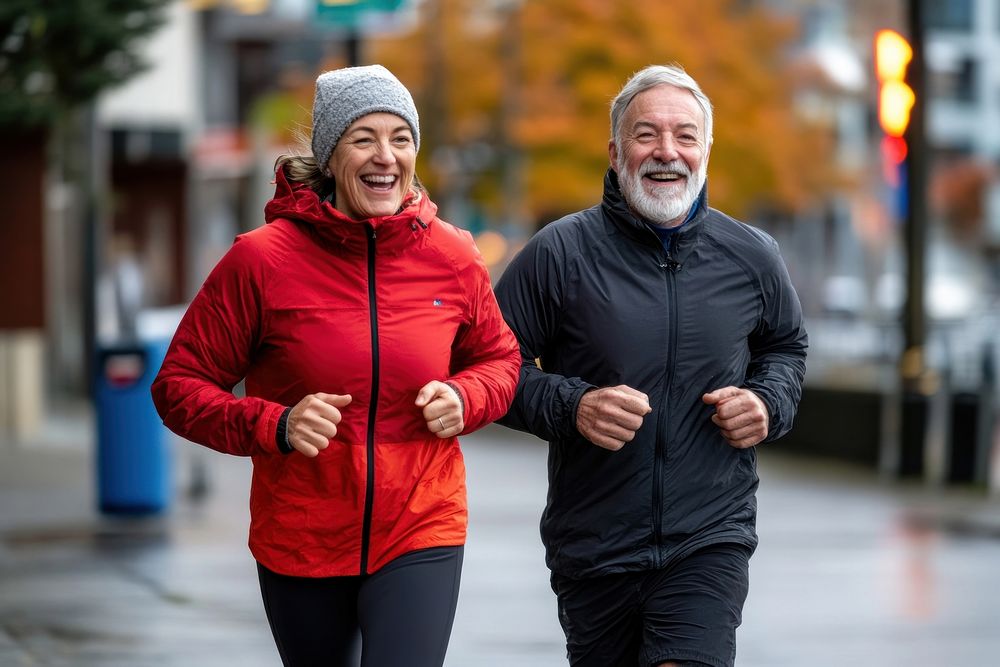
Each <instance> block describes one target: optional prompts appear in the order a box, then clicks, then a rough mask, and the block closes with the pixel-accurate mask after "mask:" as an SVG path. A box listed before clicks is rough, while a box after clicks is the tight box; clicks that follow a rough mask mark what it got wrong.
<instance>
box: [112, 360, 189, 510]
mask: <svg viewBox="0 0 1000 667" xmlns="http://www.w3.org/2000/svg"><path fill="white" fill-rule="evenodd" d="M168 344H169V341H167V340H162V341H143V342H140V343H128V344H126V343H120V344H115V345H107V346H103V347H101V348H100V349H99V350H98V353H97V363H96V364H95V372H96V378H95V380H96V382H95V391H94V400H95V403H96V417H97V490H98V493H97V498H98V505H99V508H100V511H101V512H104V513H107V514H155V513H159V512H162V511H164V510H166V509H167V507H168V506H169V504H170V495H171V494H170V489H171V474H170V470H171V464H170V450H169V442H170V440H169V433H168V431H167V429H166V428H165V427H164V426H163V421H162V420H161V419H160V417H159V415H158V414H157V413H156V408H155V407H154V406H153V399H152V397H151V396H150V393H149V390H150V387H151V386H152V384H153V379H154V378H155V377H156V373H157V372H158V371H159V370H160V365H161V364H162V363H163V358H164V356H165V355H166V352H167V345H168Z"/></svg>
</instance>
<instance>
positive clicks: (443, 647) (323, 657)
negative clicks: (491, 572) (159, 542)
mask: <svg viewBox="0 0 1000 667" xmlns="http://www.w3.org/2000/svg"><path fill="white" fill-rule="evenodd" d="M463 553H464V549H463V547H460V546H459V547H437V548H433V549H422V550H420V551H414V552H411V553H408V554H405V555H403V556H400V557H399V558H397V559H395V560H394V561H392V562H391V563H389V564H388V565H386V566H385V567H383V568H382V569H380V570H379V571H378V572H375V573H374V574H370V575H365V576H356V577H325V578H311V577H290V576H286V575H283V574H277V573H275V572H272V571H271V570H268V569H267V568H266V567H264V566H263V565H261V564H260V563H258V564H257V573H258V577H259V578H260V591H261V596H262V597H263V599H264V610H265V611H266V612H267V621H268V623H270V624H271V632H272V633H273V634H274V641H275V643H276V644H277V646H278V653H279V654H280V655H281V662H282V664H284V665H285V667H312V666H314V665H315V666H316V667H319V666H322V667H357V665H359V664H360V665H361V666H362V667H394V666H396V665H399V666H403V665H406V666H407V667H440V665H441V664H442V663H444V655H445V652H446V651H447V649H448V638H449V637H450V636H451V625H452V622H453V621H454V620H455V606H456V605H457V604H458V586H459V581H460V579H461V575H462V556H463ZM359 653H360V658H359V657H358V656H359Z"/></svg>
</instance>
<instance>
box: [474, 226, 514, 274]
mask: <svg viewBox="0 0 1000 667" xmlns="http://www.w3.org/2000/svg"><path fill="white" fill-rule="evenodd" d="M476 246H478V247H479V254H481V255H482V256H483V262H485V264H486V266H488V267H490V268H492V267H494V266H496V265H497V264H499V263H500V262H501V261H502V260H503V259H504V258H505V257H507V248H508V244H507V239H505V238H504V236H503V234H500V233H499V232H494V231H492V230H489V229H487V230H486V231H484V232H480V233H479V234H478V235H477V236H476Z"/></svg>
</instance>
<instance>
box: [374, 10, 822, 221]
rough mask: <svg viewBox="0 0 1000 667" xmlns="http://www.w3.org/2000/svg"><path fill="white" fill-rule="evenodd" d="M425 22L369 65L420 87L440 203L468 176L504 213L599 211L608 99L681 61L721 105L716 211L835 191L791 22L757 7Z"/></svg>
mask: <svg viewBox="0 0 1000 667" xmlns="http://www.w3.org/2000/svg"><path fill="white" fill-rule="evenodd" d="M490 7H492V8H490ZM420 12H421V13H420V21H419V24H418V26H417V27H416V29H415V30H413V31H412V32H410V33H408V34H405V35H399V36H395V37H391V38H381V39H379V40H377V41H375V42H374V43H372V45H371V47H370V48H371V51H370V56H372V60H374V61H377V62H381V63H383V64H385V65H386V66H388V67H389V68H390V69H391V70H393V71H394V72H396V73H397V75H398V76H399V77H400V78H401V79H402V80H403V82H404V83H405V84H407V86H409V87H410V89H411V90H413V91H414V95H415V97H416V98H417V104H418V107H419V109H420V112H421V127H422V132H426V136H425V138H424V143H423V148H422V150H421V153H422V156H421V159H422V164H421V172H420V173H421V174H422V176H423V178H424V180H425V181H427V182H428V184H429V186H430V188H431V191H432V193H433V194H435V196H436V197H439V193H441V192H449V191H450V190H449V189H450V188H452V187H453V186H452V183H451V182H450V181H451V180H452V179H455V178H458V179H460V180H462V181H463V184H464V185H463V187H465V189H466V191H467V192H468V193H469V194H470V195H471V196H473V197H475V198H476V199H477V201H480V202H483V203H484V204H485V206H486V207H487V209H488V210H489V212H490V213H492V214H493V215H495V216H498V217H502V216H503V215H505V214H509V212H510V211H511V210H512V209H511V208H510V206H511V202H510V201H505V200H507V199H510V198H512V197H514V196H520V197H521V198H523V204H524V206H525V207H526V209H527V213H528V215H529V217H531V218H534V219H537V220H538V221H540V222H545V221H548V220H550V219H552V218H553V217H555V216H556V215H559V214H562V213H565V212H568V211H572V210H576V209H579V208H582V207H585V206H589V205H592V204H593V203H595V202H597V201H598V200H599V198H600V193H601V183H602V176H603V173H604V170H605V169H606V168H607V166H608V152H607V141H608V139H609V135H610V129H609V106H610V101H611V99H612V97H613V96H614V95H615V94H616V93H617V92H618V90H619V89H620V88H621V86H622V84H623V83H624V82H625V80H626V79H627V78H628V77H629V75H631V74H632V73H633V72H635V71H637V70H639V69H641V68H642V67H644V66H646V65H648V64H651V63H671V62H677V63H680V64H681V65H683V66H684V67H685V69H686V70H687V71H688V72H689V73H690V74H691V75H692V76H693V77H694V78H695V79H696V80H697V81H698V82H699V84H700V85H701V86H702V88H703V90H704V91H705V92H706V94H707V95H708V96H709V97H710V98H711V100H712V102H713V105H714V107H715V130H714V134H715V141H714V146H713V149H712V154H711V161H710V163H709V181H708V182H709V195H710V202H711V204H712V205H713V206H715V207H717V208H721V209H723V210H725V211H727V212H730V213H732V214H734V215H737V216H748V215H751V214H753V213H754V212H755V211H756V210H759V209H760V208H767V209H770V210H780V211H795V210H798V209H800V208H802V207H805V206H807V205H808V204H809V203H810V202H812V201H814V200H815V197H816V196H817V195H818V194H820V193H821V192H822V191H823V189H824V188H825V187H827V186H828V184H829V182H830V177H831V174H830V167H829V164H830V153H831V150H832V148H831V141H830V138H829V137H828V136H827V134H826V133H825V132H824V131H821V130H818V129H817V128H811V127H808V126H806V125H805V124H804V121H803V120H801V119H800V118H798V117H797V116H796V114H795V113H794V110H793V107H792V96H793V92H794V91H793V90H792V88H791V80H792V79H791V77H789V76H786V70H785V62H784V59H783V55H784V52H785V50H786V49H787V48H788V47H789V45H790V43H791V41H792V40H793V39H794V37H795V25H794V24H793V23H791V22H790V21H789V20H787V19H782V18H779V17H777V16H775V15H774V14H772V13H770V12H768V11H767V10H766V9H765V8H763V7H760V6H758V3H752V2H751V3H748V2H745V1H742V2H741V1H739V0H697V1H693V0H675V1H674V2H670V3H664V2H661V1H659V0H631V1H630V2H607V0H532V1H527V2H520V3H518V2H505V3H492V4H488V3H483V2H473V1H472V0H426V1H425V2H424V3H422V5H421V6H420ZM470 155H472V156H473V157H475V156H476V155H478V156H479V158H480V159H478V160H476V159H473V160H472V161H471V163H470V161H469V160H468V159H467V158H468V157H469V156H470ZM484 156H485V157H486V158H488V159H482V158H483V157H484ZM514 169H516V170H518V171H519V172H521V173H518V174H513V175H512V174H511V171H512V170H514ZM445 214H446V215H447V214H448V211H445Z"/></svg>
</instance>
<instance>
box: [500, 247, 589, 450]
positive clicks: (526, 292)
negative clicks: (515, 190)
mask: <svg viewBox="0 0 1000 667" xmlns="http://www.w3.org/2000/svg"><path fill="white" fill-rule="evenodd" d="M544 232H545V230H543V232H540V233H539V234H536V235H535V237H534V238H533V239H532V240H531V241H529V242H528V244H527V245H526V246H525V247H524V249H523V250H522V251H521V252H520V253H518V255H517V256H516V257H515V258H514V260H513V261H512V262H511V263H510V265H509V266H508V267H507V270H506V271H504V274H503V276H501V278H500V280H499V281H498V283H497V288H496V294H497V300H498V301H499V303H500V310H501V312H503V315H504V318H506V320H507V323H508V324H509V325H510V327H511V329H513V331H514V335H515V336H517V342H518V345H519V346H520V350H521V379H520V382H519V383H518V386H517V393H516V394H515V395H514V402H513V403H512V404H511V407H510V411H508V413H507V415H506V416H505V417H503V418H502V419H500V420H499V422H500V423H501V424H503V425H504V426H508V427H510V428H513V429H517V430H519V431H525V432H527V433H531V434H533V435H535V436H537V437H539V438H542V439H543V440H550V441H551V440H559V439H568V438H571V437H573V436H575V435H577V433H578V432H577V429H576V411H577V407H578V406H579V404H580V398H581V397H582V396H583V394H584V393H585V392H586V391H588V390H590V389H594V388H595V387H594V385H592V384H589V383H587V382H584V381H583V380H582V379H580V378H578V377H564V376H562V375H559V374H557V373H549V372H546V371H544V370H543V369H542V368H541V367H540V366H539V364H538V362H536V359H538V360H541V359H544V357H545V352H546V350H549V349H552V346H554V345H557V344H558V341H557V340H556V336H557V334H558V328H559V321H560V314H561V311H562V304H563V295H564V289H565V285H566V282H565V275H566V271H567V269H566V265H567V262H566V249H565V247H564V246H562V245H561V244H558V243H554V242H553V241H551V239H550V238H549V236H550V235H549V234H545V233H544Z"/></svg>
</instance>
